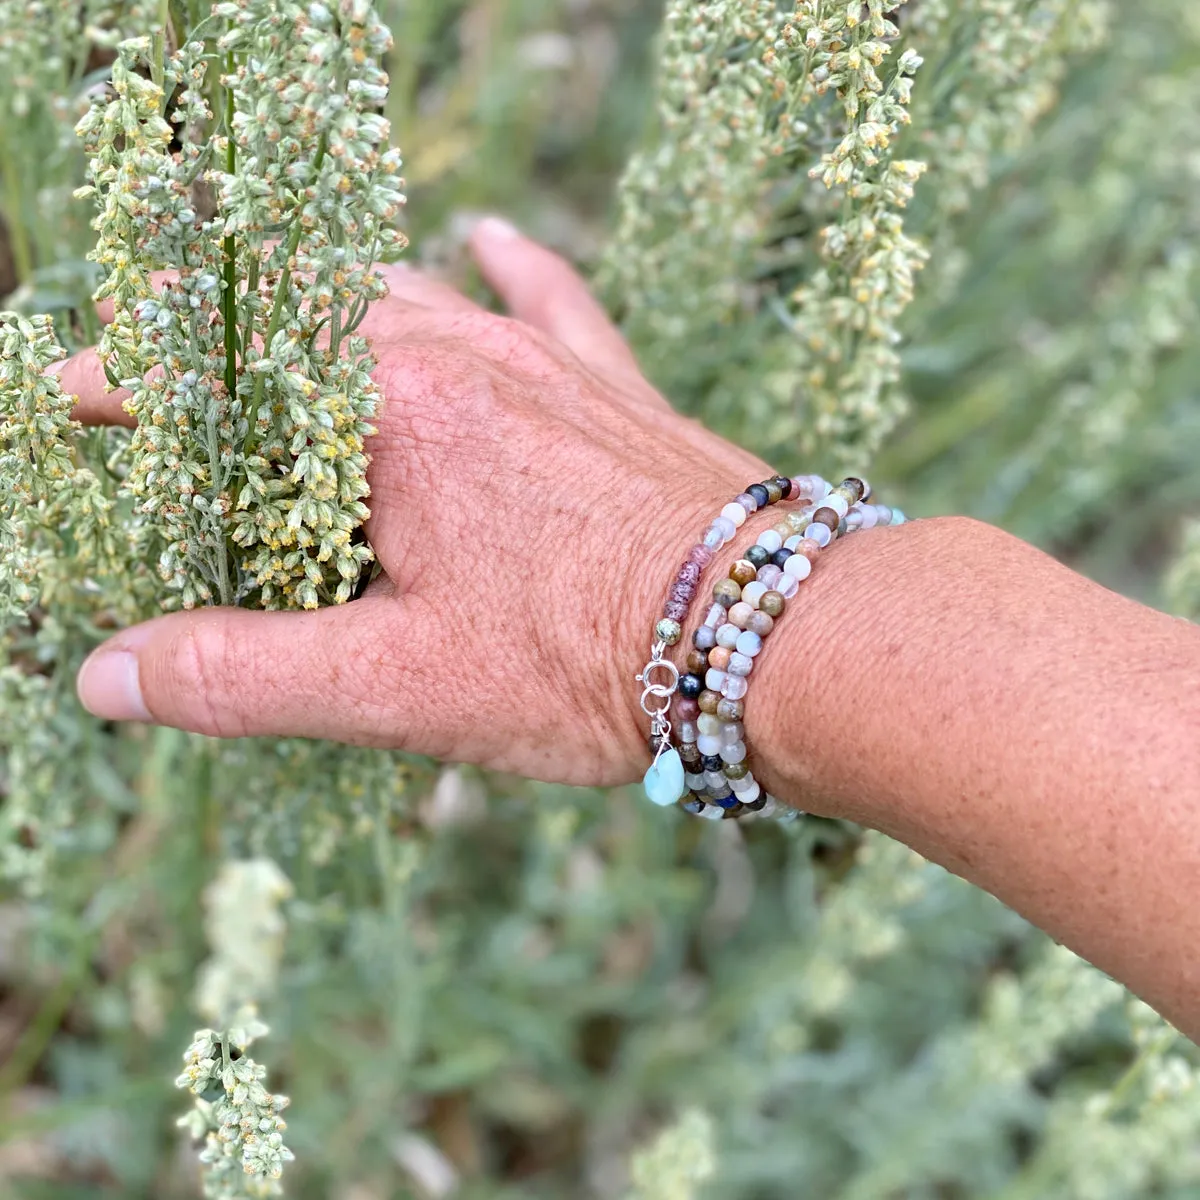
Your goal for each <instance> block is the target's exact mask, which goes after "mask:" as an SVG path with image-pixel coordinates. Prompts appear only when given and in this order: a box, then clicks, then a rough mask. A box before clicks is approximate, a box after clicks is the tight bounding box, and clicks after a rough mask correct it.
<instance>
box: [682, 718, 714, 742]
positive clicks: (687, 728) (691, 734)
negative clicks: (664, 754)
mask: <svg viewBox="0 0 1200 1200" xmlns="http://www.w3.org/2000/svg"><path fill="white" fill-rule="evenodd" d="M705 715H707V714H705ZM701 720H703V717H702V718H701ZM713 732H716V731H715V730H714V731H713ZM699 736H700V726H699V723H698V722H696V721H684V722H682V723H681V724H680V726H679V740H680V741H681V742H694V741H695V740H696V739H697V738H698V737H699Z"/></svg>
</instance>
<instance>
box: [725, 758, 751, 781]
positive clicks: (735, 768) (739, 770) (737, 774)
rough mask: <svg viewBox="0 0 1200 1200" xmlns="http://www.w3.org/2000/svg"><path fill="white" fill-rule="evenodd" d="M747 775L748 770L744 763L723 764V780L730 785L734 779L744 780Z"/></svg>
mask: <svg viewBox="0 0 1200 1200" xmlns="http://www.w3.org/2000/svg"><path fill="white" fill-rule="evenodd" d="M749 774H750V768H749V767H748V766H746V764H745V763H744V762H740V763H726V764H725V778H726V779H728V780H729V781H730V782H731V783H732V782H733V781H734V780H735V779H745V778H746V776H747V775H749Z"/></svg>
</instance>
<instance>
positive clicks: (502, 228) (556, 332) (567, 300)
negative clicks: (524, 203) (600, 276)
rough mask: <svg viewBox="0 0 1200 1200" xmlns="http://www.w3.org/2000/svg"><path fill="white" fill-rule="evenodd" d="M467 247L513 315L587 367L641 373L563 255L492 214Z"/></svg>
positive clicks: (477, 230) (480, 226)
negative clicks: (530, 238)
mask: <svg viewBox="0 0 1200 1200" xmlns="http://www.w3.org/2000/svg"><path fill="white" fill-rule="evenodd" d="M471 249H472V251H473V253H474V255H475V259H476V261H477V262H478V264H479V269H480V270H481V271H482V272H483V275H484V278H485V279H486V280H487V281H488V283H489V284H491V286H492V287H493V288H494V289H495V290H496V292H497V294H498V295H499V296H500V298H501V299H502V300H503V301H504V303H505V304H506V305H507V306H508V309H509V311H510V312H511V313H512V315H513V316H514V317H516V318H517V319H518V320H520V321H524V322H525V323H526V324H528V325H532V326H534V328H536V329H540V330H542V331H543V332H544V333H548V334H550V335H551V336H552V337H554V338H557V339H558V341H560V342H562V344H563V345H564V346H566V347H567V348H568V349H569V350H571V351H573V352H574V353H575V354H576V355H578V356H579V358H581V359H582V360H583V361H584V362H586V363H587V364H588V365H589V366H593V367H596V368H598V369H599V370H601V371H606V370H609V371H616V372H618V373H620V374H628V373H631V372H632V373H634V374H636V375H637V376H638V378H639V379H640V378H641V373H640V371H639V370H638V365H637V361H636V360H635V359H634V357H633V352H632V351H631V350H630V349H629V346H628V345H627V344H626V342H625V339H624V338H623V337H622V336H621V333H620V331H619V330H618V329H617V328H616V326H614V325H613V323H612V322H611V321H610V320H609V319H608V314H607V313H605V311H604V309H603V308H601V307H600V305H599V304H598V303H597V302H596V300H595V299H594V298H593V297H592V294H591V293H590V292H589V291H588V289H587V284H585V283H584V282H583V280H582V279H581V278H580V277H579V275H578V274H577V273H576V271H575V270H574V268H573V267H571V266H570V265H569V264H568V263H567V262H566V260H565V259H562V258H560V257H559V256H558V255H557V254H555V253H553V252H552V251H550V250H547V249H546V248H545V247H543V246H539V245H538V244H537V243H536V242H533V241H530V240H529V238H527V237H524V236H522V235H521V234H520V233H519V232H518V231H517V230H516V229H514V228H513V227H512V226H511V225H509V224H508V222H507V221H501V220H499V219H498V218H495V217H489V218H488V219H487V220H484V221H481V222H480V223H479V225H478V226H476V228H475V232H474V233H473V234H472V235H471Z"/></svg>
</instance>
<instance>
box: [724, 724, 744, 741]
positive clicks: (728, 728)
mask: <svg viewBox="0 0 1200 1200" xmlns="http://www.w3.org/2000/svg"><path fill="white" fill-rule="evenodd" d="M720 730H721V741H723V742H725V743H726V744H728V745H732V744H733V743H734V742H740V741H741V740H742V739H743V738H744V737H745V736H746V726H745V725H743V724H742V723H741V721H733V722H731V723H730V724H728V725H721V726H720Z"/></svg>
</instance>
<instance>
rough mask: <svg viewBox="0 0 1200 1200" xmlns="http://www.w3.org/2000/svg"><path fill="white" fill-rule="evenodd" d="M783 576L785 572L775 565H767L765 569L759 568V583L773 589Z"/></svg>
mask: <svg viewBox="0 0 1200 1200" xmlns="http://www.w3.org/2000/svg"><path fill="white" fill-rule="evenodd" d="M782 574H783V572H782V571H781V570H780V569H779V568H778V567H777V566H776V565H775V564H774V563H767V565H766V566H765V567H759V568H758V582H759V583H765V584H766V585H767V587H769V588H773V587H774V586H775V585H776V584H777V583H778V582H779V577H780V575H782Z"/></svg>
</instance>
